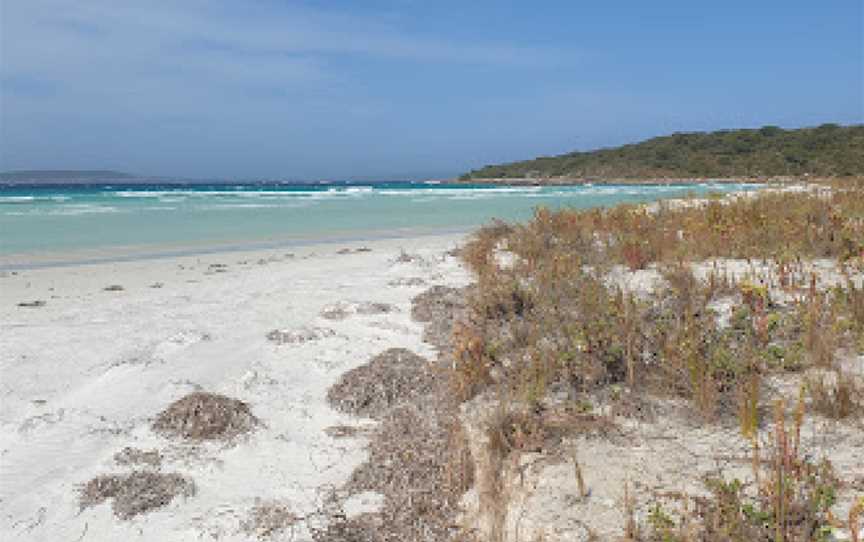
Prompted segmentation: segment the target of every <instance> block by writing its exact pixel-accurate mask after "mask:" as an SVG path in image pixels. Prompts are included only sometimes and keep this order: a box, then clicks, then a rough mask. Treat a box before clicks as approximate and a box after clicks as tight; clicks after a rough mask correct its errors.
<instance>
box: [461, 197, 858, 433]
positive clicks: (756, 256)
mask: <svg viewBox="0 0 864 542" xmlns="http://www.w3.org/2000/svg"><path fill="white" fill-rule="evenodd" d="M862 242H864V183H861V182H846V183H844V184H842V185H835V186H832V187H829V186H825V185H817V186H816V188H812V187H811V188H808V189H806V190H799V191H785V192H768V193H764V194H760V195H759V196H758V197H751V196H740V197H732V198H725V199H709V200H683V201H678V202H667V203H661V204H657V205H655V206H649V207H644V206H643V207H637V206H627V205H624V206H617V207H614V208H611V209H592V210H586V211H580V210H562V211H556V212H552V211H550V210H548V209H543V208H539V209H537V211H536V212H535V215H534V217H533V219H532V220H531V221H529V222H528V223H525V224H520V225H510V224H503V223H494V224H492V225H490V226H487V227H485V228H481V229H480V230H479V231H478V232H477V233H476V234H475V235H474V237H473V238H472V239H471V240H470V242H469V243H467V245H466V246H465V247H464V249H463V250H462V252H461V254H462V258H463V260H464V261H465V263H466V265H467V266H468V267H469V269H470V270H471V271H472V272H473V273H474V274H475V275H476V277H477V284H476V287H475V288H474V289H473V290H471V291H470V292H468V293H467V296H466V299H467V304H468V307H467V311H466V315H465V317H464V318H463V319H462V321H461V322H460V324H459V325H458V326H456V328H455V331H454V333H453V342H452V344H453V349H454V360H453V380H454V383H455V386H454V390H455V393H456V395H457V396H458V397H459V398H460V399H461V400H466V399H469V398H471V397H473V396H474V395H476V394H477V393H479V392H480V391H482V390H483V389H486V388H489V387H493V388H495V389H498V390H504V391H505V393H504V395H505V396H509V397H515V398H519V399H521V400H526V401H528V402H538V401H541V400H542V399H543V397H544V396H545V394H546V393H547V392H548V390H551V389H558V390H562V389H563V390H564V391H566V392H567V393H568V394H570V395H571V396H575V395H578V394H580V393H584V392H589V391H591V390H596V389H599V388H603V387H607V386H609V385H626V386H627V387H628V388H629V389H631V390H633V391H637V392H650V393H659V394H663V395H672V396H677V397H684V398H687V399H690V400H691V401H692V402H693V404H694V406H696V407H697V411H698V412H699V413H700V414H701V415H702V416H703V417H704V418H705V419H711V418H713V417H715V416H717V415H723V414H725V413H737V414H738V415H739V416H740V417H741V424H742V429H745V428H750V429H746V430H747V431H750V430H752V428H753V427H754V425H755V424H758V419H757V418H758V408H757V405H758V403H759V402H760V400H761V395H760V394H761V391H762V389H763V387H764V386H763V384H762V379H763V378H764V376H765V375H767V374H769V373H771V372H776V371H790V370H796V371H798V370H802V369H804V368H806V367H808V366H819V367H823V368H826V369H828V368H832V367H834V366H835V365H836V363H837V352H838V351H839V350H840V349H841V348H852V349H853V350H856V349H857V350H860V349H861V348H862V347H864V339H862V336H864V332H862V329H864V324H862V322H864V294H862V289H864V286H856V283H855V281H854V280H852V279H850V278H848V277H851V276H853V275H854V273H858V272H860V269H861V268H860V267H856V266H858V265H859V262H858V261H857V260H855V259H854V258H855V256H854V254H855V253H856V251H858V250H859V248H858V247H859V246H860V244H861V243H862ZM850 243H851V244H852V245H851V246H852V248H851V249H850ZM504 253H506V255H507V258H506V260H507V262H508V265H502V264H501V262H502V258H501V255H502V254H504ZM826 257H827V258H833V259H834V260H835V261H836V262H838V266H839V267H838V269H839V270H840V272H841V273H846V274H847V284H845V285H842V284H841V285H838V286H837V287H836V288H835V289H834V290H833V291H827V290H825V289H823V288H821V287H818V286H817V284H816V280H817V279H816V277H815V275H810V276H808V274H807V272H805V266H804V263H803V262H804V261H805V260H808V259H814V258H826ZM722 259H736V260H739V261H750V262H751V263H753V264H756V263H764V265H762V267H758V268H757V269H761V271H758V270H757V271H755V272H754V273H755V274H753V273H751V274H750V276H748V277H746V278H745V277H740V276H739V277H737V278H732V277H730V276H729V275H728V274H725V275H724V274H721V273H720V272H719V271H717V270H714V271H711V272H709V273H708V274H707V275H706V276H702V277H701V278H697V277H696V276H695V275H694V273H693V264H694V263H696V262H702V261H706V260H712V261H715V262H716V261H718V260H721V261H722ZM860 263H861V264H862V265H864V258H862V259H861V262H860ZM617 268H623V269H624V270H625V271H626V270H629V271H630V272H631V273H633V272H635V273H644V274H645V275H644V276H645V277H650V276H659V283H658V284H659V285H654V286H651V287H649V288H648V289H647V290H646V291H645V292H644V293H643V294H639V295H637V294H635V293H633V292H632V290H630V289H628V290H627V291H625V289H624V286H623V284H622V283H621V282H620V281H619V279H616V278H615V277H617V276H620V273H619V272H618V271H615V270H616V269H617ZM625 274H626V273H625ZM634 277H635V275H634ZM775 290H776V291H778V292H779V291H782V292H783V295H784V296H785V298H784V301H783V302H782V303H778V302H777V301H776V300H775V299H774V295H775V294H774V293H772V292H774V291H775ZM790 299H791V300H792V301H790ZM796 299H797V301H796ZM718 303H720V304H721V305H723V304H725V306H726V307H728V316H726V317H721V316H720V315H718V313H717V312H716V311H715V308H716V307H717V306H718Z"/></svg>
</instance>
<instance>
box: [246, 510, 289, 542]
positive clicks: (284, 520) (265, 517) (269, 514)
mask: <svg viewBox="0 0 864 542" xmlns="http://www.w3.org/2000/svg"><path fill="white" fill-rule="evenodd" d="M300 520H301V518H300V517H299V516H297V514H295V513H294V512H292V511H291V509H290V508H289V507H288V506H287V505H285V504H283V503H280V502H277V501H268V502H258V503H257V504H256V505H255V506H254V507H253V508H252V510H251V512H250V516H249V519H248V520H246V521H244V522H243V524H242V527H243V530H244V531H246V532H247V533H249V534H254V535H255V536H256V537H258V538H271V537H273V536H276V535H281V534H282V533H284V532H286V531H290V529H291V528H292V527H294V525H296V524H297V523H298V522H299V521H300Z"/></svg>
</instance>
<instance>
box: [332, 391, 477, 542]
mask: <svg viewBox="0 0 864 542" xmlns="http://www.w3.org/2000/svg"><path fill="white" fill-rule="evenodd" d="M439 399H440V398H435V397H433V396H429V397H427V398H426V399H425V400H423V401H417V402H416V403H409V404H405V405H401V406H399V407H397V408H395V409H393V410H391V411H390V412H389V413H388V414H387V415H386V416H385V418H384V419H383V420H382V423H381V426H380V429H379V431H378V432H377V434H376V435H375V436H374V437H373V438H372V441H371V443H370V444H369V448H368V450H369V457H368V459H367V460H366V462H364V463H363V464H362V465H361V466H360V467H358V468H357V469H356V470H355V471H354V472H353V473H352V475H351V478H350V480H349V482H348V484H347V487H346V489H347V491H349V492H350V493H352V494H357V493H362V492H364V491H374V492H376V493H381V494H383V495H384V507H383V509H382V510H381V512H380V514H379V522H380V528H379V532H380V533H381V535H382V536H381V539H383V540H387V541H388V542H389V541H402V540H451V539H452V535H454V534H455V533H454V531H453V525H454V521H453V518H454V517H455V516H456V515H457V514H458V510H459V502H460V499H461V497H462V495H463V493H464V492H465V491H466V490H467V489H468V488H469V487H471V485H472V484H473V473H474V465H473V461H472V459H471V457H470V453H469V452H468V448H467V442H466V441H465V440H464V435H461V434H459V433H458V432H455V431H453V427H451V426H450V425H449V423H451V422H452V421H453V419H454V418H453V415H454V413H453V412H452V411H448V410H447V409H442V407H441V405H439V404H436V402H437V401H438V400H439ZM439 409H442V410H441V411H439ZM336 540H341V539H338V538H337V539H336ZM346 540H354V539H351V538H347V539H346ZM361 540H367V539H361ZM368 540H375V538H370V539H368Z"/></svg>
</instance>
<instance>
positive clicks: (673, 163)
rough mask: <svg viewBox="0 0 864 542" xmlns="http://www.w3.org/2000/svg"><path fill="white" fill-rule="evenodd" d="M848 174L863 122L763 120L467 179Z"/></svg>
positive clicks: (857, 161)
mask: <svg viewBox="0 0 864 542" xmlns="http://www.w3.org/2000/svg"><path fill="white" fill-rule="evenodd" d="M805 174H809V175H814V176H853V175H861V174H864V125H854V126H840V125H837V124H823V125H821V126H818V127H815V128H800V129H794V130H784V129H782V128H778V127H776V126H765V127H763V128H758V129H748V130H721V131H718V132H710V133H696V132H694V133H676V134H672V135H669V136H662V137H655V138H653V139H649V140H646V141H643V142H640V143H635V144H631V145H624V146H621V147H615V148H608V149H600V150H596V151H589V152H571V153H568V154H563V155H560V156H551V157H548V156H547V157H540V158H537V159H534V160H525V161H521V162H513V163H510V164H501V165H490V166H485V167H483V168H480V169H476V170H474V171H471V172H469V173H467V174H465V175H463V176H462V179H463V180H471V179H500V178H503V179H516V178H549V177H564V178H633V177H642V178H645V177H648V178H654V177H673V178H681V177H754V176H787V175H791V176H799V175H805Z"/></svg>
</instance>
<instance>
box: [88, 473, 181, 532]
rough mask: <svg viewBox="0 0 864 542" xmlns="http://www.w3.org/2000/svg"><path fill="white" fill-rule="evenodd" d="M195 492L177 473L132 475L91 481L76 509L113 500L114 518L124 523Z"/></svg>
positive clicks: (98, 477) (120, 475)
mask: <svg viewBox="0 0 864 542" xmlns="http://www.w3.org/2000/svg"><path fill="white" fill-rule="evenodd" d="M195 491H196V489H195V482H194V481H192V479H190V478H186V477H184V476H182V475H180V474H177V473H160V472H151V471H133V472H130V473H128V474H110V475H102V476H97V477H96V478H93V479H92V480H90V481H89V482H87V483H86V484H85V485H84V487H83V488H81V493H80V495H79V505H80V507H81V510H84V509H85V508H89V507H91V506H95V505H98V504H101V503H103V502H105V501H106V500H107V499H113V503H112V506H111V509H112V510H113V512H114V515H115V516H116V517H118V518H119V519H124V520H126V519H131V518H133V517H135V516H137V515H140V514H145V513H147V512H150V511H151V510H155V509H157V508H162V507H163V506H166V505H168V504H169V503H170V502H171V501H173V500H174V498H175V497H177V496H183V497H187V498H188V497H192V496H194V495H195Z"/></svg>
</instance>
